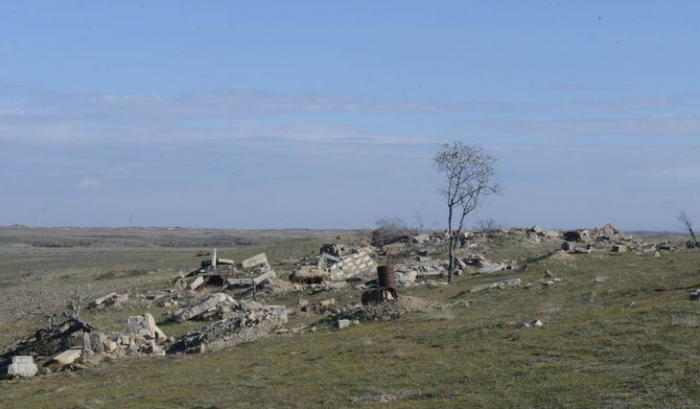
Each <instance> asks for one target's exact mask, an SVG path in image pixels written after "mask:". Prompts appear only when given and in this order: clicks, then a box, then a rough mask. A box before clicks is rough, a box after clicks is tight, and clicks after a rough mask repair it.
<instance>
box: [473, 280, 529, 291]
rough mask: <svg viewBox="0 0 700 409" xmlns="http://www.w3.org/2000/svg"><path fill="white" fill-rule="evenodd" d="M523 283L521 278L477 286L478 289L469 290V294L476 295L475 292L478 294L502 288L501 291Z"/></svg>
mask: <svg viewBox="0 0 700 409" xmlns="http://www.w3.org/2000/svg"><path fill="white" fill-rule="evenodd" d="M521 282H522V280H521V279H520V278H511V279H509V280H503V281H498V282H495V283H489V284H481V285H477V286H476V287H474V288H472V289H471V290H469V292H470V293H475V292H477V291H481V290H488V289H491V288H501V289H503V288H506V287H513V286H516V285H520V283H521Z"/></svg>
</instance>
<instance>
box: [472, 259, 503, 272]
mask: <svg viewBox="0 0 700 409" xmlns="http://www.w3.org/2000/svg"><path fill="white" fill-rule="evenodd" d="M506 267H507V265H506V264H505V263H502V262H500V261H499V262H495V263H489V262H486V263H482V264H481V265H480V266H479V268H478V269H477V272H479V273H481V274H490V273H495V272H497V271H502V270H505V269H506Z"/></svg>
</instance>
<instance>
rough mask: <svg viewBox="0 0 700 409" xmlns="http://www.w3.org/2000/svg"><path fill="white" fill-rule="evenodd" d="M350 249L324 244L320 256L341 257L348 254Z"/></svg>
mask: <svg viewBox="0 0 700 409" xmlns="http://www.w3.org/2000/svg"><path fill="white" fill-rule="evenodd" d="M347 252H348V249H347V248H345V246H343V245H341V244H324V245H323V246H321V248H320V250H319V253H320V254H330V255H331V256H333V257H341V256H344V255H345V254H347Z"/></svg>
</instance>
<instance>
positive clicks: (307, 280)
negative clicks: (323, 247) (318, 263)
mask: <svg viewBox="0 0 700 409" xmlns="http://www.w3.org/2000/svg"><path fill="white" fill-rule="evenodd" d="M326 277H328V272H326V271H325V270H323V269H321V268H318V267H314V266H303V267H301V268H299V269H298V270H295V271H294V272H292V274H291V275H290V276H289V279H290V280H292V281H294V282H296V283H301V284H319V283H321V282H323V280H325V279H326Z"/></svg>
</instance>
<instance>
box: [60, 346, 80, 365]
mask: <svg viewBox="0 0 700 409" xmlns="http://www.w3.org/2000/svg"><path fill="white" fill-rule="evenodd" d="M82 355H83V352H82V348H78V349H76V348H73V349H67V350H65V351H63V352H61V353H60V354H58V355H56V356H55V357H53V361H55V362H58V363H59V364H61V365H70V364H72V363H73V362H75V360H76V359H78V358H80V357H81V356H82Z"/></svg>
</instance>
